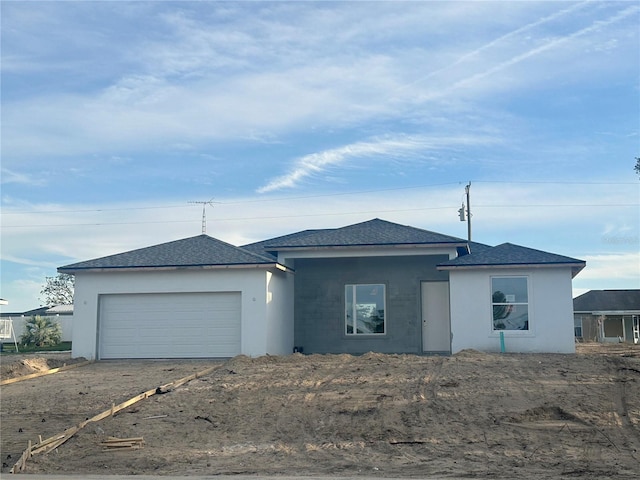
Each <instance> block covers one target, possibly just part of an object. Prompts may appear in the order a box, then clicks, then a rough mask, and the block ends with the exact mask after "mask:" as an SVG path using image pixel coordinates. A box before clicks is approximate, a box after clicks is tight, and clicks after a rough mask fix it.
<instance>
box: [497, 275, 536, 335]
mask: <svg viewBox="0 0 640 480" xmlns="http://www.w3.org/2000/svg"><path fill="white" fill-rule="evenodd" d="M494 278H495V279H516V278H524V279H525V280H526V281H527V301H526V302H516V301H513V302H505V303H499V302H494V301H493V293H494V292H493V279H494ZM489 299H490V301H489V311H490V314H489V315H490V323H489V325H490V327H489V328H490V331H491V334H492V335H494V336H497V335H500V333H503V334H505V335H518V336H527V335H528V336H531V335H533V334H534V331H533V322H532V319H533V309H532V304H531V277H530V275H525V274H515V275H490V276H489ZM495 305H525V306H526V307H527V329H526V330H509V329H496V328H495V327H494V319H493V307H494V306H495Z"/></svg>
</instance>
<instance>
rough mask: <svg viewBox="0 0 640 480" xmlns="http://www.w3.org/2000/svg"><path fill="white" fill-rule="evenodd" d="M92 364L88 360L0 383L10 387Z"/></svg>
mask: <svg viewBox="0 0 640 480" xmlns="http://www.w3.org/2000/svg"><path fill="white" fill-rule="evenodd" d="M90 363H93V362H91V361H90V360H87V361H84V362H78V363H72V364H71V365H64V366H62V367H58V368H51V369H49V370H44V371H42V372H36V373H30V374H29V375H22V376H20V377H14V378H7V379H6V380H2V381H0V385H8V384H10V383H16V382H21V381H23V380H29V379H31V378H38V377H43V376H45V375H51V374H52V373H58V372H64V371H66V370H71V369H72V368H78V367H84V366H85V365H89V364H90Z"/></svg>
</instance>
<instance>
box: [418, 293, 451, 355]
mask: <svg viewBox="0 0 640 480" xmlns="http://www.w3.org/2000/svg"><path fill="white" fill-rule="evenodd" d="M421 290H422V350H423V351H424V352H432V353H451V325H450V315H449V282H422V284H421Z"/></svg>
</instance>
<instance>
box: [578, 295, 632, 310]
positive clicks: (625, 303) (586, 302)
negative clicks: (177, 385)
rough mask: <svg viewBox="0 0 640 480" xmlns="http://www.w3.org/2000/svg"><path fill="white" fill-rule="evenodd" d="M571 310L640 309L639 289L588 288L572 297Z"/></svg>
mask: <svg viewBox="0 0 640 480" xmlns="http://www.w3.org/2000/svg"><path fill="white" fill-rule="evenodd" d="M573 311H574V312H616V311H626V312H629V311H640V290H589V291H588V292H587V293H583V294H582V295H580V296H578V297H576V298H574V299H573Z"/></svg>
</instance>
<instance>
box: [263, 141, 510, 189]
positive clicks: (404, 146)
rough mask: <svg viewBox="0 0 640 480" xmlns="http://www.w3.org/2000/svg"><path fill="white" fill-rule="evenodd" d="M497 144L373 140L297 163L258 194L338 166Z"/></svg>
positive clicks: (420, 157) (309, 156) (313, 156)
mask: <svg viewBox="0 0 640 480" xmlns="http://www.w3.org/2000/svg"><path fill="white" fill-rule="evenodd" d="M495 143H498V140H497V138H495V137H490V136H488V135H485V136H481V135H477V136H474V135H468V136H458V137H447V136H441V137H430V136H421V135H397V136H386V137H382V138H374V139H371V140H369V141H363V142H357V143H353V144H350V145H344V146H342V147H338V148H334V149H330V150H325V151H322V152H317V153H312V154H309V155H305V156H303V157H300V158H298V159H297V160H295V162H294V165H293V167H292V169H291V171H290V172H289V173H286V174H284V175H281V176H279V177H276V178H275V179H273V180H271V181H269V182H268V183H267V184H266V185H264V186H262V187H260V188H259V189H258V190H257V192H258V193H268V192H273V191H277V190H281V189H285V188H293V187H296V186H298V185H299V184H300V182H301V181H302V180H304V179H306V178H307V177H310V176H313V175H318V174H320V173H323V172H325V171H326V170H328V169H329V168H330V167H337V166H341V165H344V164H346V163H347V162H350V161H351V162H353V161H357V160H363V159H371V158H374V159H380V160H382V159H384V160H387V161H388V160H390V159H398V158H407V157H412V159H411V161H412V162H416V161H423V158H424V155H425V154H426V153H427V152H429V151H434V150H440V149H443V148H446V147H450V146H460V145H472V144H473V145H487V144H495Z"/></svg>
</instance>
